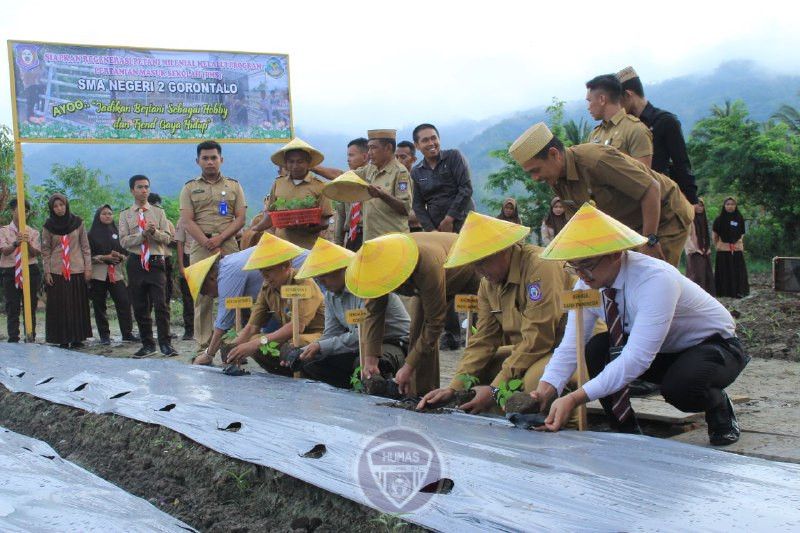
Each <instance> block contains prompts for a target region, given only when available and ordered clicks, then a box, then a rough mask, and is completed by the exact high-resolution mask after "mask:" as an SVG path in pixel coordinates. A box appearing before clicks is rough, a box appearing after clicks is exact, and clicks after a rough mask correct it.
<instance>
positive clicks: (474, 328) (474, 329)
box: [472, 326, 478, 335]
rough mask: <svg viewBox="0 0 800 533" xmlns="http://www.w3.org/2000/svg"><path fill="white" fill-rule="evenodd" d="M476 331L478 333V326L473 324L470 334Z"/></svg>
mask: <svg viewBox="0 0 800 533" xmlns="http://www.w3.org/2000/svg"><path fill="white" fill-rule="evenodd" d="M476 333H478V328H477V327H475V326H472V334H473V335H475V334H476Z"/></svg>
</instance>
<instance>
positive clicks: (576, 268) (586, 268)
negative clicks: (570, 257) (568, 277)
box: [564, 257, 605, 277]
mask: <svg viewBox="0 0 800 533" xmlns="http://www.w3.org/2000/svg"><path fill="white" fill-rule="evenodd" d="M603 259H605V257H601V258H600V259H598V260H597V261H595V262H594V264H593V265H591V266H590V265H588V264H586V263H583V264H580V265H576V264H574V263H570V262H569V261H567V262H566V263H564V270H566V271H567V272H568V273H570V274H572V275H573V276H577V275H578V274H581V273H583V275H585V276H587V277H592V272H593V271H594V269H595V268H597V265H599V264H600V263H602V262H603Z"/></svg>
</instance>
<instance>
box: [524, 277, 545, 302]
mask: <svg viewBox="0 0 800 533" xmlns="http://www.w3.org/2000/svg"><path fill="white" fill-rule="evenodd" d="M527 292H528V299H529V300H530V301H532V302H538V301H539V300H541V299H542V296H544V293H542V282H541V281H534V282H533V283H528V286H527Z"/></svg>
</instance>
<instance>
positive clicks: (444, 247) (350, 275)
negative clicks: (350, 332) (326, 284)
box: [345, 232, 480, 395]
mask: <svg viewBox="0 0 800 533" xmlns="http://www.w3.org/2000/svg"><path fill="white" fill-rule="evenodd" d="M457 237H458V235H456V234H455V233H442V232H434V233H425V232H418V233H412V234H410V235H400V234H392V235H384V236H382V237H379V238H376V239H373V240H369V241H365V242H364V245H363V246H362V247H361V249H360V250H359V251H358V253H356V255H355V257H354V258H353V260H352V262H351V263H350V265H349V266H348V267H347V270H346V271H345V282H346V284H347V289H348V290H349V291H350V292H351V293H352V294H354V295H356V296H358V297H359V298H365V299H368V300H367V303H366V305H365V308H366V310H367V313H368V314H367V319H366V320H365V321H364V324H363V328H364V331H363V335H364V337H363V339H364V341H363V346H362V349H363V351H364V356H365V357H366V358H368V357H374V358H376V360H377V358H379V357H380V355H381V344H382V343H383V335H384V323H385V320H386V309H387V305H388V302H389V297H388V295H389V293H390V292H395V293H397V294H399V295H402V296H418V298H415V299H414V301H413V309H412V312H411V332H410V335H409V344H410V347H409V349H408V354H407V355H406V360H405V364H404V365H403V366H402V368H400V370H399V371H398V372H397V374H396V375H395V381H396V382H397V385H398V387H399V389H400V392H401V393H402V394H406V395H421V394H426V393H428V392H429V391H431V390H433V389H437V388H439V336H440V335H441V334H442V330H443V329H444V322H445V317H446V316H447V302H448V301H449V300H452V299H453V298H454V297H455V295H456V294H475V293H476V292H477V291H478V286H479V284H480V276H479V275H478V273H477V272H476V271H475V267H474V266H473V265H464V266H459V267H456V268H451V269H448V270H445V269H444V268H443V265H444V262H445V259H446V258H447V254H448V252H449V251H450V247H451V246H453V243H454V242H455V240H456V238H457ZM379 373H380V372H379V370H378V368H377V366H375V367H374V368H365V369H364V372H363V375H364V377H365V378H367V377H369V376H371V375H372V374H379Z"/></svg>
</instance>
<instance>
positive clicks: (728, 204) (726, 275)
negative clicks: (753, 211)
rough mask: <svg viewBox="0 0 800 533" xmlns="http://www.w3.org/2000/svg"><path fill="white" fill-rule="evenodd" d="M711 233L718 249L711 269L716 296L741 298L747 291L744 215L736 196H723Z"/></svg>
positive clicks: (748, 286)
mask: <svg viewBox="0 0 800 533" xmlns="http://www.w3.org/2000/svg"><path fill="white" fill-rule="evenodd" d="M712 230H713V231H712V236H713V238H714V245H715V247H716V249H717V262H716V268H715V270H716V272H715V273H714V278H715V282H716V283H715V286H716V289H717V296H718V297H719V296H728V297H731V298H742V297H744V296H747V295H748V294H750V285H749V283H748V282H747V267H746V266H745V263H744V243H743V241H742V236H743V235H744V217H742V214H741V213H739V208H738V207H737V206H736V200H735V199H734V198H732V197H728V198H726V199H725V203H724V204H723V206H722V212H720V214H719V216H718V217H717V218H716V220H714V225H713V226H712Z"/></svg>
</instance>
